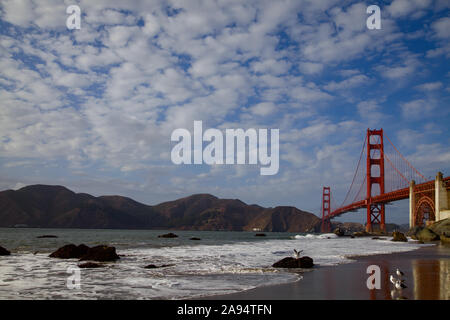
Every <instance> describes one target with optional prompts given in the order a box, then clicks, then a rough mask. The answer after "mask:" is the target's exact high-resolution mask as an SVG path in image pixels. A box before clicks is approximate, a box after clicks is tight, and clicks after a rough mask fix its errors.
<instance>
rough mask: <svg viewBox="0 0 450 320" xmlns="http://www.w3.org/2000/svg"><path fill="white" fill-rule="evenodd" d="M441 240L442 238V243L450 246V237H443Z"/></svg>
mask: <svg viewBox="0 0 450 320" xmlns="http://www.w3.org/2000/svg"><path fill="white" fill-rule="evenodd" d="M440 238H441V242H442V243H445V244H450V237H447V236H444V235H441V236H440Z"/></svg>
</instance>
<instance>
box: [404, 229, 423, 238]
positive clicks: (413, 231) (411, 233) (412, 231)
mask: <svg viewBox="0 0 450 320" xmlns="http://www.w3.org/2000/svg"><path fill="white" fill-rule="evenodd" d="M422 229H423V227H419V226H415V227H412V228H411V229H409V231H408V233H407V235H408V236H410V237H411V239H414V240H417V233H418V232H419V231H420V230H422Z"/></svg>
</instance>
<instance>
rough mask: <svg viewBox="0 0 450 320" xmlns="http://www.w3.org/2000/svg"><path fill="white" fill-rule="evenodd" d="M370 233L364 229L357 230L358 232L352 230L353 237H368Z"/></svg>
mask: <svg viewBox="0 0 450 320" xmlns="http://www.w3.org/2000/svg"><path fill="white" fill-rule="evenodd" d="M370 235H371V234H370V233H368V232H366V231H358V232H353V236H354V237H368V236H370Z"/></svg>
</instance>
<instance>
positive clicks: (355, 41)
mask: <svg viewBox="0 0 450 320" xmlns="http://www.w3.org/2000/svg"><path fill="white" fill-rule="evenodd" d="M71 4H77V5H78V6H79V7H80V9H81V13H82V17H81V29H80V30H68V29H67V27H66V19H67V17H68V16H69V15H68V14H66V8H67V6H69V5H71ZM371 4H377V5H379V6H380V8H381V19H382V20H381V27H382V28H381V30H369V29H367V27H366V19H367V18H368V16H369V15H368V14H367V13H366V8H367V6H369V5H371ZM449 9H450V2H449V1H447V0H434V1H433V0H394V1H374V2H370V3H366V2H363V1H356V2H355V1H338V0H320V1H319V0H296V1H273V0H268V1H266V0H254V1H253V0H245V1H244V0H223V1H222V0H205V1H198V0H188V1H186V0H183V1H181V0H178V1H177V0H173V1H159V0H151V1H113V0H112V1H106V0H96V1H75V0H73V1H68V0H66V1H59V0H54V1H53V0H39V1H31V0H12V1H9V0H2V1H1V2H0V189H1V190H4V189H9V188H12V189H17V188H20V187H21V186H24V185H29V184H36V183H44V184H60V185H65V186H67V187H69V188H71V189H72V190H74V191H77V192H87V193H91V194H94V195H104V194H120V195H125V196H129V197H132V198H134V199H136V200H138V201H141V202H144V203H147V204H156V203H159V202H162V201H166V200H172V199H175V198H179V197H183V196H187V195H190V194H193V193H212V194H214V195H216V196H219V197H224V198H239V199H241V200H243V201H245V202H247V203H257V204H260V205H263V206H276V205H294V206H297V207H298V208H301V209H304V210H308V211H311V212H314V213H316V214H319V208H320V204H321V191H322V186H323V185H330V186H331V187H332V192H333V198H335V199H338V200H337V202H339V199H342V198H343V197H344V196H345V193H346V191H347V188H348V187H349V185H350V183H351V181H352V177H353V173H354V169H355V166H356V164H357V161H358V158H359V154H360V151H361V146H362V144H363V141H364V135H365V130H366V129H367V128H368V127H370V128H381V127H382V128H384V130H385V133H386V134H387V136H388V137H389V138H390V139H391V140H392V141H393V143H394V144H395V145H396V147H397V148H398V149H399V150H401V152H402V153H403V154H404V155H405V156H406V157H407V158H408V160H410V162H411V163H412V164H413V165H414V166H415V167H417V168H418V169H419V170H420V171H421V172H423V173H424V175H425V176H427V177H434V176H435V174H436V172H437V171H443V172H444V174H445V175H449V174H450V147H449V146H450V131H449V123H450V108H449V102H450V86H449V79H450V68H449V58H450V41H449V38H450V17H449V11H450V10H449ZM194 120H202V121H203V126H204V127H205V128H218V129H221V130H224V129H226V128H243V129H247V128H277V129H279V130H280V158H281V160H280V170H279V172H278V174H277V175H273V176H261V175H260V171H259V166H255V165H217V166H207V165H199V166H192V165H191V166H187V165H185V166H177V165H174V164H173V163H172V162H171V160H170V152H171V149H172V147H173V145H174V144H173V143H171V141H170V136H171V133H172V131H173V130H174V129H176V128H187V129H189V130H192V128H193V121H194ZM404 209H405V205H404V204H403V205H402V204H400V205H397V206H394V207H389V209H388V213H387V220H388V221H392V222H407V212H406V210H404ZM363 216H364V214H363V212H361V213H359V214H348V215H345V216H344V219H347V220H353V221H358V219H360V217H363ZM360 220H361V221H364V219H360Z"/></svg>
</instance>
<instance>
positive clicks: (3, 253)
mask: <svg viewBox="0 0 450 320" xmlns="http://www.w3.org/2000/svg"><path fill="white" fill-rule="evenodd" d="M10 254H11V252H9V251H8V250H6V249H5V248H3V247H2V246H0V256H9V255H10Z"/></svg>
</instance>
